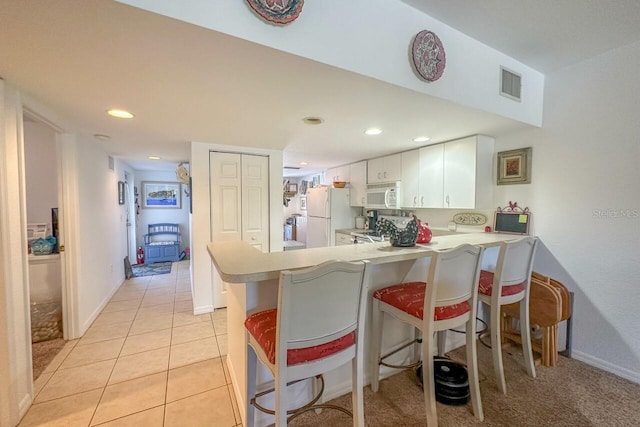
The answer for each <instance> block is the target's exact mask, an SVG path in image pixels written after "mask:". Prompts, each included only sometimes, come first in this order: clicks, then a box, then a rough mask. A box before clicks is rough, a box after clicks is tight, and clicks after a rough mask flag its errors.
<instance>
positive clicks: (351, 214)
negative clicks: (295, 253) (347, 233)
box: [307, 186, 359, 248]
mask: <svg viewBox="0 0 640 427" xmlns="http://www.w3.org/2000/svg"><path fill="white" fill-rule="evenodd" d="M358 211H359V209H357V208H352V207H351V206H349V189H348V188H333V187H326V186H321V187H314V188H310V189H309V190H307V248H322V247H325V246H335V244H336V242H335V240H336V230H339V229H346V228H353V227H354V222H355V217H356V215H357V214H358Z"/></svg>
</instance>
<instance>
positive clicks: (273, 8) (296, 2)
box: [247, 0, 304, 24]
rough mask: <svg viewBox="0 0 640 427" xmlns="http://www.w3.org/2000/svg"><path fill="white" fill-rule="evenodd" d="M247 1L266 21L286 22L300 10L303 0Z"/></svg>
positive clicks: (294, 17) (292, 18)
mask: <svg viewBox="0 0 640 427" xmlns="http://www.w3.org/2000/svg"><path fill="white" fill-rule="evenodd" d="M247 3H249V6H251V8H252V9H253V10H254V11H255V12H256V13H257V14H258V15H260V16H261V17H262V18H263V19H265V20H266V21H269V22H273V23H274V24H288V23H289V22H291V21H294V20H295V19H296V18H297V17H298V15H300V12H302V6H303V5H304V0H247Z"/></svg>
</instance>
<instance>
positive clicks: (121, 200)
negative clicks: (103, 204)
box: [118, 181, 124, 205]
mask: <svg viewBox="0 0 640 427" xmlns="http://www.w3.org/2000/svg"><path fill="white" fill-rule="evenodd" d="M118 204H119V205H124V181H118Z"/></svg>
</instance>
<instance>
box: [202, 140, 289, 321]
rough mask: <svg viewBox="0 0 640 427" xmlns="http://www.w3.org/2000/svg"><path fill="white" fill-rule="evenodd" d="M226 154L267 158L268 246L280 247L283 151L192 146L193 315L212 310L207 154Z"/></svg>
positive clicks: (277, 248)
mask: <svg viewBox="0 0 640 427" xmlns="http://www.w3.org/2000/svg"><path fill="white" fill-rule="evenodd" d="M210 151H226V152H233V153H247V154H256V155H263V156H268V157H269V205H270V206H269V228H270V239H269V246H270V250H271V251H272V252H277V251H281V250H282V248H283V243H282V242H283V236H282V234H283V233H282V224H283V221H284V219H283V218H284V217H283V209H282V207H283V206H282V167H283V164H282V152H281V151H276V150H265V149H260V148H250V147H232V146H227V145H222V144H209V143H204V142H192V143H191V161H190V162H189V165H190V166H191V179H192V193H193V195H192V197H193V214H192V215H191V242H192V248H191V268H192V270H191V286H192V291H193V309H194V312H195V314H200V313H207V312H209V311H212V310H213V307H214V301H213V271H212V267H213V265H212V263H211V257H210V256H209V253H208V252H207V245H208V244H209V243H210V242H211V216H210V213H211V193H210V189H209V152H210Z"/></svg>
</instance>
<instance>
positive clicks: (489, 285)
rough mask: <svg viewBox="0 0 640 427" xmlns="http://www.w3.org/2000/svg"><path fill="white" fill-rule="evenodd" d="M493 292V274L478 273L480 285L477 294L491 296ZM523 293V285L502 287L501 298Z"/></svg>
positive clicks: (482, 271) (483, 271)
mask: <svg viewBox="0 0 640 427" xmlns="http://www.w3.org/2000/svg"><path fill="white" fill-rule="evenodd" d="M492 290H493V273H492V272H491V271H485V270H481V271H480V284H479V285H478V292H480V293H481V294H483V295H487V296H491V291H492ZM523 291H524V284H523V283H519V284H517V285H510V286H503V287H502V296H503V297H506V296H509V295H515V294H519V293H520V292H523Z"/></svg>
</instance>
